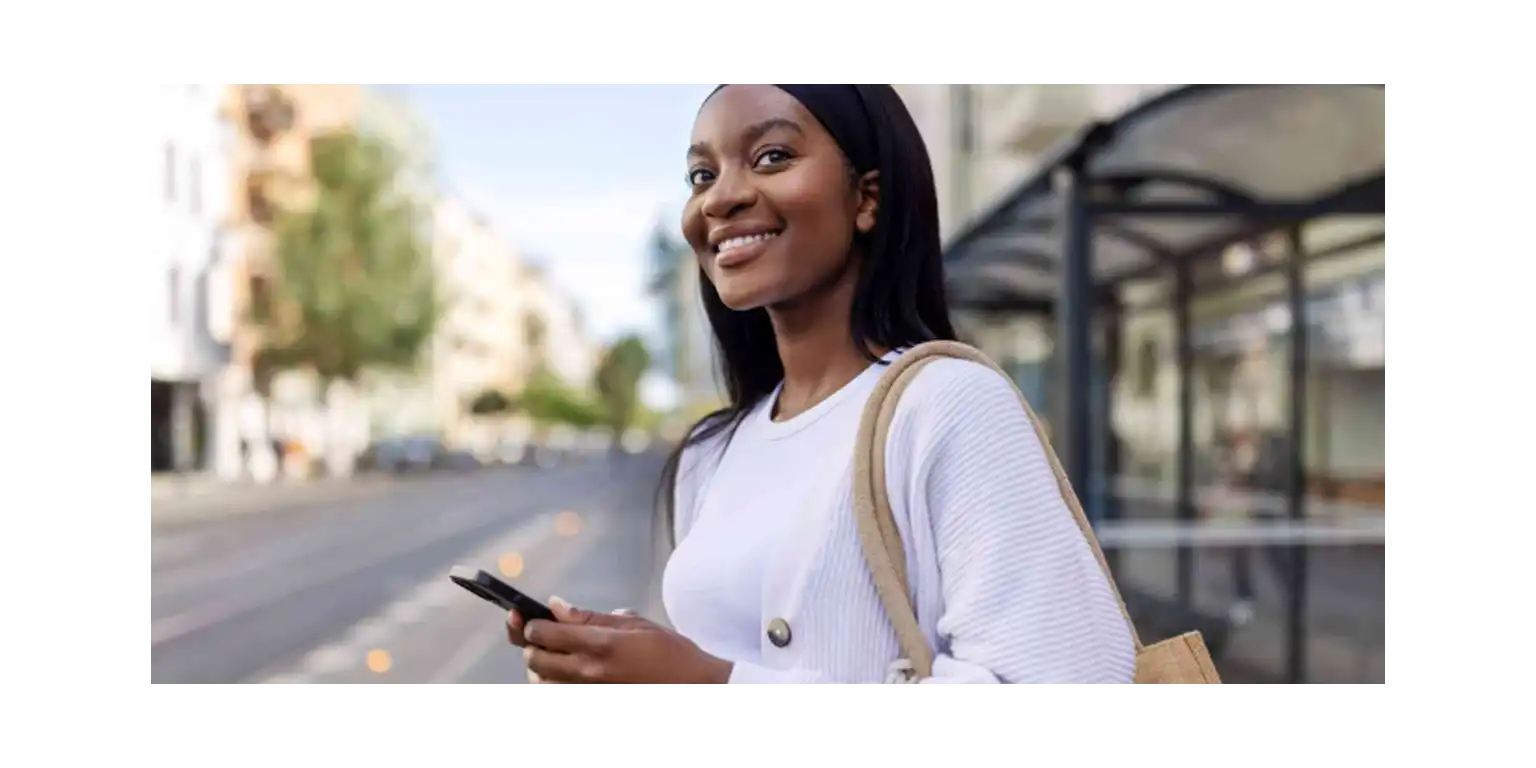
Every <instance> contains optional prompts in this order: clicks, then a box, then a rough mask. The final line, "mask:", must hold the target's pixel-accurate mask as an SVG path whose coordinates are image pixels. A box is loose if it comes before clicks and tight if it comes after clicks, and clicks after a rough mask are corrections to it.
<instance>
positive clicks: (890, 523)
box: [853, 341, 1142, 678]
mask: <svg viewBox="0 0 1536 768" xmlns="http://www.w3.org/2000/svg"><path fill="white" fill-rule="evenodd" d="M943 357H949V358H959V359H962V360H970V361H971V362H974V363H979V364H981V365H985V366H987V367H988V368H991V369H992V370H994V371H996V372H997V374H998V375H999V376H1002V377H1003V379H1004V380H1006V381H1008V382H1009V384H1010V385H1011V386H1013V388H1014V392H1015V393H1017V394H1018V396H1019V402H1020V403H1021V404H1023V406H1024V413H1025V414H1026V415H1027V416H1028V417H1029V423H1030V426H1032V427H1034V430H1035V435H1036V436H1037V437H1038V438H1039V440H1040V446H1041V448H1042V449H1043V450H1044V451H1045V457H1046V461H1047V462H1048V463H1049V464H1050V466H1051V473H1052V474H1054V475H1055V476H1056V485H1057V487H1058V488H1059V489H1060V491H1061V495H1062V498H1063V499H1064V500H1065V501H1066V503H1067V508H1068V509H1070V510H1072V517H1073V519H1075V520H1076V521H1077V527H1078V530H1080V531H1081V532H1082V534H1083V538H1084V539H1086V540H1087V542H1088V546H1089V548H1090V549H1092V550H1093V556H1094V558H1095V559H1096V560H1098V563H1099V568H1101V569H1102V570H1103V571H1104V578H1105V579H1107V580H1108V581H1109V588H1110V591H1111V592H1113V593H1114V595H1115V602H1116V604H1118V605H1119V606H1120V615H1121V616H1123V617H1124V618H1125V623H1126V626H1128V627H1129V628H1130V631H1131V640H1132V641H1133V642H1134V643H1135V645H1136V651H1137V652H1138V653H1139V652H1140V651H1141V649H1142V644H1141V637H1140V636H1139V635H1138V634H1137V632H1136V624H1135V623H1134V622H1132V621H1131V616H1130V613H1129V612H1127V611H1126V609H1125V600H1124V599H1123V598H1122V597H1121V596H1120V589H1119V587H1117V586H1116V585H1115V577H1114V574H1113V573H1111V572H1110V570H1109V563H1108V562H1107V561H1106V560H1105V559H1104V552H1103V550H1101V549H1100V548H1099V541H1098V538H1097V537H1095V536H1094V535H1093V527H1092V526H1091V525H1089V523H1088V517H1087V516H1086V515H1084V514H1083V508H1082V505H1081V504H1079V503H1078V500H1077V494H1076V493H1075V492H1074V491H1073V490H1072V484H1071V483H1070V482H1068V480H1067V476H1066V472H1064V471H1063V470H1062V468H1061V461H1060V460H1059V459H1057V457H1056V452H1055V451H1054V450H1052V448H1051V441H1050V439H1049V438H1048V437H1047V436H1046V434H1045V430H1044V428H1043V427H1042V426H1041V424H1040V420H1039V418H1037V417H1036V416H1035V412H1034V410H1033V409H1031V408H1030V407H1029V401H1028V400H1027V399H1025V397H1024V393H1023V392H1020V391H1019V388H1018V385H1017V384H1015V383H1013V379H1012V377H1010V376H1008V374H1007V373H1006V372H1004V371H1003V369H1002V368H999V367H998V365H997V364H996V363H994V362H992V360H991V359H990V358H988V357H987V356H986V355H984V354H982V353H981V351H980V350H977V349H975V348H974V347H970V346H968V345H965V344H961V343H959V342H955V341H930V342H924V343H922V344H919V345H917V346H915V347H912V348H911V349H909V350H907V351H906V352H905V353H903V354H902V355H901V356H899V357H898V358H896V360H895V361H893V362H892V363H891V364H890V367H889V368H887V369H886V371H885V373H883V374H882V375H881V377H880V380H879V382H877V383H876V384H875V389H874V392H872V393H870V396H869V400H868V401H867V402H866V403H865V404H864V412H863V415H862V416H861V417H860V420H859V432H858V437H857V442H856V443H855V446H854V456H853V510H854V518H855V523H856V525H857V527H858V531H859V541H860V543H861V544H862V545H863V548H864V558H865V560H866V562H867V563H868V565H869V570H870V575H871V576H872V577H873V578H874V582H875V589H876V591H877V592H879V594H880V601H881V602H882V603H883V604H884V606H885V612H886V615H887V616H888V617H889V618H890V621H891V625H892V627H893V628H894V629H895V630H896V637H897V640H898V641H899V642H900V643H901V650H902V653H903V655H904V656H905V657H906V658H907V659H908V660H910V661H911V663H912V668H913V670H914V671H915V672H916V673H917V676H918V677H920V678H922V677H930V676H932V674H933V649H931V648H929V647H928V643H927V641H926V640H925V639H924V638H923V632H922V628H921V626H920V625H919V624H918V621H917V613H916V611H915V610H914V609H913V606H912V599H911V597H910V595H909V593H908V581H907V557H906V550H905V549H904V548H903V547H902V543H901V530H900V529H899V528H897V527H896V519H895V517H894V514H893V512H892V510H891V504H890V498H889V496H888V494H887V492H886V484H885V441H886V438H887V437H888V436H889V433H890V426H891V420H892V419H893V418H894V417H895V414H896V405H897V403H898V402H899V401H900V399H901V393H902V391H903V390H905V389H906V388H907V386H908V385H909V384H911V383H912V381H913V380H914V379H916V378H917V374H918V372H919V371H921V370H922V368H923V366H925V365H927V364H928V363H931V362H933V361H934V360H937V359H939V358H943Z"/></svg>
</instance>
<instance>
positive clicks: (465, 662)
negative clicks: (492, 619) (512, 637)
mask: <svg viewBox="0 0 1536 768" xmlns="http://www.w3.org/2000/svg"><path fill="white" fill-rule="evenodd" d="M505 642H507V636H506V634H505V633H502V632H477V633H475V635H474V636H472V637H471V639H470V641H469V642H468V643H466V644H465V645H464V646H463V647H462V648H460V649H459V650H458V652H457V653H455V654H453V658H450V659H449V660H448V663H447V664H444V665H443V666H442V668H441V669H439V670H437V671H436V672H434V673H433V674H432V676H431V677H429V678H427V682H429V683H432V684H434V685H436V684H442V683H457V682H458V681H459V680H460V679H461V678H463V677H464V676H465V675H467V674H469V671H470V670H471V669H474V667H475V665H476V664H478V663H479V662H480V659H482V658H484V657H485V655H486V654H487V653H490V652H491V649H492V648H494V647H496V646H497V645H500V644H502V643H505Z"/></svg>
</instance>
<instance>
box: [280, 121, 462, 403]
mask: <svg viewBox="0 0 1536 768" xmlns="http://www.w3.org/2000/svg"><path fill="white" fill-rule="evenodd" d="M310 155H311V171H312V185H311V187H310V188H311V190H312V194H310V195H307V196H306V197H307V199H306V200H303V202H301V203H300V204H296V205H291V206H284V207H282V208H280V209H279V210H278V211H276V215H275V218H274V220H273V223H272V231H273V235H274V247H273V253H272V256H273V262H274V263H273V266H274V270H273V276H272V277H273V279H272V281H271V285H270V287H269V289H268V291H267V293H268V294H269V298H268V299H266V300H264V301H262V302H258V304H259V305H257V306H253V307H252V312H251V315H250V321H251V322H252V323H253V324H254V325H255V326H256V327H258V328H259V329H260V331H261V333H260V336H261V339H262V341H261V348H260V350H259V351H258V354H257V367H258V369H259V370H260V372H261V374H262V376H261V379H262V380H263V381H270V376H271V375H273V374H274V373H276V372H281V371H285V370H308V371H312V372H313V373H314V374H315V375H317V376H318V377H319V379H320V384H321V387H322V391H324V392H327V393H328V394H329V392H330V389H331V388H330V386H329V385H330V384H331V383H332V382H336V381H345V382H348V383H355V382H356V381H357V379H358V377H359V376H360V375H361V374H362V373H363V372H364V371H366V370H371V369H379V370H409V369H412V368H414V367H415V365H416V363H417V361H418V359H419V357H420V355H421V352H422V351H423V349H424V348H425V347H426V346H427V344H428V342H429V340H430V339H431V338H432V334H433V330H434V327H435V325H436V319H437V315H438V305H439V301H438V296H437V288H436V285H435V281H434V275H433V264H432V254H431V250H430V247H429V245H428V244H427V242H426V240H425V238H424V237H423V232H422V229H423V223H424V222H425V220H426V219H425V215H424V214H423V212H422V209H421V208H420V206H418V205H417V204H416V203H415V201H413V200H412V199H411V198H410V197H409V196H408V195H406V194H404V193H403V191H402V189H401V187H402V185H401V184H400V183H399V168H400V165H399V161H398V159H397V158H396V156H395V155H394V153H393V151H392V150H391V148H390V147H389V146H388V145H386V144H384V143H382V142H380V141H378V140H376V139H374V138H372V137H369V136H364V135H359V134H356V133H351V132H338V133H331V134H325V135H322V136H318V137H316V138H315V139H313V140H312V141H311V146H310ZM327 405H328V406H331V405H334V404H333V403H330V402H329V398H328V402H327Z"/></svg>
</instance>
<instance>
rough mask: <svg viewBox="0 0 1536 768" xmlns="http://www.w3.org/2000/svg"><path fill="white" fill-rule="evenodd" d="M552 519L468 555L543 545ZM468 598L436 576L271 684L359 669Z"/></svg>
mask: <svg viewBox="0 0 1536 768" xmlns="http://www.w3.org/2000/svg"><path fill="white" fill-rule="evenodd" d="M549 519H550V516H549V515H548V514H539V515H535V516H533V517H531V518H529V519H527V520H525V521H524V522H523V523H522V524H521V525H519V526H517V527H516V528H514V529H513V530H512V531H511V532H510V533H508V534H507V535H506V536H504V537H503V538H501V539H499V540H497V541H496V542H495V543H494V544H493V545H491V546H487V547H483V548H481V549H480V550H479V551H477V552H476V553H475V554H474V555H473V556H471V557H470V558H468V559H467V560H468V562H469V563H485V562H486V561H487V560H490V559H491V558H494V557H496V555H497V554H498V553H501V552H505V551H507V550H508V549H509V548H515V549H519V550H526V549H529V548H531V547H533V546H535V545H537V544H539V543H541V542H542V541H544V540H545V539H547V538H549V536H550V531H549V524H548V523H549ZM465 598H467V599H470V600H473V599H474V598H473V597H472V596H470V595H468V593H465V592H464V591H463V589H461V588H459V587H458V586H455V585H454V584H453V583H452V582H450V581H448V580H447V579H445V578H441V577H437V576H434V577H432V578H430V579H428V580H427V581H425V582H423V583H422V584H420V585H418V586H417V587H416V588H415V589H413V590H411V591H410V592H409V593H407V594H406V596H405V597H403V598H401V599H399V600H396V601H395V602H393V603H391V604H390V605H388V606H386V607H385V608H384V610H382V611H380V612H379V614H378V615H377V616H374V617H372V618H369V619H365V620H363V621H362V622H359V623H358V624H356V625H354V626H352V627H351V628H349V629H348V630H347V632H346V633H344V634H343V636H342V638H341V639H340V640H338V641H336V642H334V643H330V644H327V645H325V646H323V647H321V648H319V649H317V650H315V651H314V652H312V653H310V654H308V655H307V656H305V657H304V659H303V661H302V662H301V663H300V665H299V671H298V672H296V673H288V674H280V675H277V676H276V677H272V678H268V679H267V680H266V682H271V681H272V680H273V679H289V680H293V681H295V682H314V681H315V680H317V679H319V678H321V677H324V676H325V675H331V674H336V673H338V672H342V671H345V670H347V669H353V668H356V665H357V663H358V661H359V660H366V658H367V653H368V651H370V650H372V649H378V648H379V647H381V646H387V645H391V644H392V643H390V642H389V641H390V640H391V638H393V637H396V636H398V632H399V630H401V629H404V628H405V627H407V626H410V625H411V624H415V623H417V622H419V621H421V620H422V619H423V618H424V617H425V614H426V613H427V611H428V609H429V608H432V607H446V606H447V605H450V604H452V602H453V601H455V600H461V599H465ZM488 634H489V635H490V638H491V640H492V641H495V640H497V639H498V637H497V635H496V634H495V633H488ZM396 645H397V644H396ZM486 650H488V649H487V648H482V649H481V651H480V654H481V655H484V653H485V651H486ZM466 652H467V651H461V652H460V653H466ZM455 658H457V655H456V656H455ZM477 659H478V657H476V659H471V660H470V663H473V662H474V661H475V660H477ZM461 674H462V673H461ZM258 679H259V678H258Z"/></svg>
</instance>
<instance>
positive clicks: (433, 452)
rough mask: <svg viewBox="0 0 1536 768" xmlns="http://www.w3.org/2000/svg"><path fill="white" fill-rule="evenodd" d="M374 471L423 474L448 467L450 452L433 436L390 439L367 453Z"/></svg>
mask: <svg viewBox="0 0 1536 768" xmlns="http://www.w3.org/2000/svg"><path fill="white" fill-rule="evenodd" d="M365 458H366V459H367V464H368V466H369V467H370V468H371V469H375V470H378V471H381V472H394V473H403V472H423V471H428V470H433V469H441V468H443V467H445V466H447V465H448V463H449V461H448V458H449V457H448V449H447V447H446V446H444V445H443V443H442V441H441V440H439V439H437V438H436V437H433V436H430V435H404V436H400V437H387V438H384V439H383V440H379V441H378V442H376V443H374V444H373V445H372V446H369V448H368V453H367V454H365Z"/></svg>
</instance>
